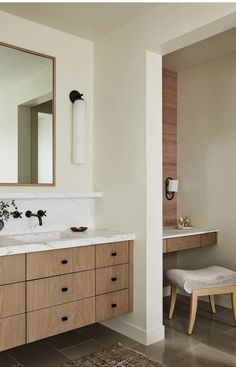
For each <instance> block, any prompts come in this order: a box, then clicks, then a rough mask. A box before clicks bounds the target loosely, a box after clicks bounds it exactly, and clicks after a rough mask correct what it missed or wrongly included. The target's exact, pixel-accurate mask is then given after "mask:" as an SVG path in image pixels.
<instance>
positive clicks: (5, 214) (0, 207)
mask: <svg viewBox="0 0 236 367" xmlns="http://www.w3.org/2000/svg"><path fill="white" fill-rule="evenodd" d="M11 207H12V208H13V209H15V210H14V211H11V210H10V208H11ZM21 214H22V213H20V212H18V208H17V206H16V204H15V200H12V201H11V202H9V201H0V231H1V230H2V229H3V227H4V222H7V221H8V219H9V218H10V217H11V216H12V217H13V218H21Z"/></svg>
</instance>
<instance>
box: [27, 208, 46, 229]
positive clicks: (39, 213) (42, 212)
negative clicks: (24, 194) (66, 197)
mask: <svg viewBox="0 0 236 367" xmlns="http://www.w3.org/2000/svg"><path fill="white" fill-rule="evenodd" d="M25 216H26V217H27V218H31V217H36V218H38V221H39V225H40V227H41V226H42V225H43V221H42V217H44V216H45V217H46V211H43V210H38V212H37V214H35V213H32V212H31V210H27V211H26V212H25Z"/></svg>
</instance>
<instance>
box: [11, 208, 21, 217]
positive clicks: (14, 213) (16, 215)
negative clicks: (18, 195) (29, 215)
mask: <svg viewBox="0 0 236 367" xmlns="http://www.w3.org/2000/svg"><path fill="white" fill-rule="evenodd" d="M21 215H22V212H19V211H18V210H15V211H14V212H13V213H12V216H13V218H15V219H17V218H22V216H21Z"/></svg>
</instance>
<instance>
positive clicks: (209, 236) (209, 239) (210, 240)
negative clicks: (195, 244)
mask: <svg viewBox="0 0 236 367" xmlns="http://www.w3.org/2000/svg"><path fill="white" fill-rule="evenodd" d="M216 244H217V232H212V233H204V234H202V235H201V246H211V245H216Z"/></svg>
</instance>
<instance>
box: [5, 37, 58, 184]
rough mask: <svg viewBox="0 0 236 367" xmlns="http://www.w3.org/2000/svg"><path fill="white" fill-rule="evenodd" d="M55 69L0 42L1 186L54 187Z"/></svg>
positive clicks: (43, 57) (46, 59)
mask: <svg viewBox="0 0 236 367" xmlns="http://www.w3.org/2000/svg"><path fill="white" fill-rule="evenodd" d="M54 68H55V58H54V57H51V56H46V55H43V54H38V53H36V52H32V51H28V50H24V49H21V48H17V47H14V46H10V45H6V44H4V43H1V42H0V147H1V155H0V185H47V186H49V185H55V162H54V147H55V141H54V139H55V136H54V135H55V121H54V116H55V113H54V111H55V101H54Z"/></svg>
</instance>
